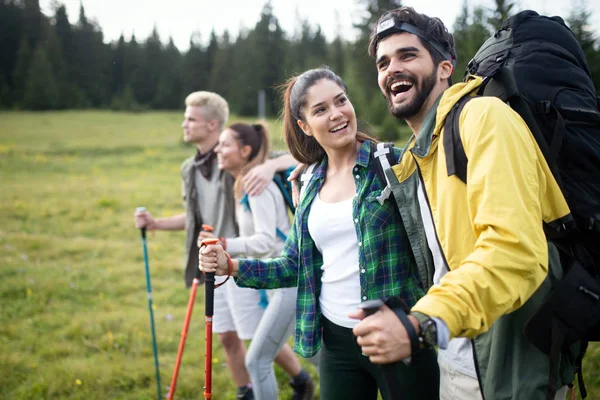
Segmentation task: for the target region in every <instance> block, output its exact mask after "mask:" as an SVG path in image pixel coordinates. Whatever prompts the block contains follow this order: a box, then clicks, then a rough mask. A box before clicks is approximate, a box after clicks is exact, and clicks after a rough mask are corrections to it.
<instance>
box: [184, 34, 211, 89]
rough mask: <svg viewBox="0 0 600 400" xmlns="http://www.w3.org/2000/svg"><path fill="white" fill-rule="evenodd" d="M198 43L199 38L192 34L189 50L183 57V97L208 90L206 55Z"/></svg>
mask: <svg viewBox="0 0 600 400" xmlns="http://www.w3.org/2000/svg"><path fill="white" fill-rule="evenodd" d="M199 43H200V38H199V36H198V35H196V34H192V37H191V38H190V48H189V49H188V51H187V53H185V55H184V56H183V65H182V70H181V80H182V86H183V94H184V96H185V95H187V94H188V93H192V92H195V91H198V90H207V88H208V80H207V76H208V72H207V65H206V54H205V53H204V51H203V50H202V47H201V46H200V44H199Z"/></svg>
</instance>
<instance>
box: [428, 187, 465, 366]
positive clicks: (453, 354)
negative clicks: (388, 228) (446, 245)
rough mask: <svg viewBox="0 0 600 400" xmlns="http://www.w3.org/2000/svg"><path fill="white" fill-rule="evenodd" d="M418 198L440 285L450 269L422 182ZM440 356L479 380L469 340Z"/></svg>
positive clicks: (453, 342)
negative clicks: (439, 242)
mask: <svg viewBox="0 0 600 400" xmlns="http://www.w3.org/2000/svg"><path fill="white" fill-rule="evenodd" d="M417 198H418V199H419V209H420V210H421V218H422V219H423V225H424V226H425V235H426V236H427V244H428V245H429V250H431V254H432V255H433V263H434V265H435V272H434V274H433V284H434V285H437V284H439V283H440V280H441V279H442V277H443V276H444V275H446V273H447V272H448V269H447V267H446V265H445V262H444V258H443V256H442V249H441V248H440V246H439V244H438V239H437V235H436V233H435V227H434V224H433V217H432V215H431V210H430V209H429V205H428V204H427V199H426V197H425V192H424V191H423V186H421V182H419V187H418V190H417ZM438 356H439V358H440V359H441V360H443V361H444V362H445V363H446V364H449V365H451V366H452V367H454V368H455V369H457V370H458V371H460V372H462V373H463V374H466V375H469V376H471V377H473V378H477V373H476V371H475V360H474V359H473V346H472V344H471V341H470V340H469V339H468V338H454V339H451V340H450V341H449V342H448V347H447V348H446V349H442V348H439V349H438Z"/></svg>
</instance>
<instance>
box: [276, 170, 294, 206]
mask: <svg viewBox="0 0 600 400" xmlns="http://www.w3.org/2000/svg"><path fill="white" fill-rule="evenodd" d="M273 182H275V184H276V185H277V188H278V189H279V191H280V192H281V195H282V196H283V201H284V203H285V205H286V207H287V208H288V209H289V210H290V211H291V212H292V214H293V213H295V212H296V207H295V206H294V200H293V199H292V193H291V191H292V186H291V183H290V182H288V181H287V180H285V177H284V176H281V175H280V173H276V174H275V176H273Z"/></svg>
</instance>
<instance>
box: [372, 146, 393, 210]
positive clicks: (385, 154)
mask: <svg viewBox="0 0 600 400" xmlns="http://www.w3.org/2000/svg"><path fill="white" fill-rule="evenodd" d="M393 146H394V144H393V143H377V145H376V146H375V148H374V149H373V148H372V149H371V151H373V157H374V158H376V159H377V161H378V162H377V163H376V168H377V175H379V179H381V181H382V182H385V183H386V186H385V188H384V189H383V190H382V191H381V194H380V195H379V196H377V201H379V204H381V205H383V202H384V201H385V200H386V199H387V198H389V197H390V194H391V193H392V185H391V184H390V180H389V178H388V173H389V172H388V171H391V169H392V165H395V164H396V160H395V159H394V155H393V153H392V150H391V149H392V147H393Z"/></svg>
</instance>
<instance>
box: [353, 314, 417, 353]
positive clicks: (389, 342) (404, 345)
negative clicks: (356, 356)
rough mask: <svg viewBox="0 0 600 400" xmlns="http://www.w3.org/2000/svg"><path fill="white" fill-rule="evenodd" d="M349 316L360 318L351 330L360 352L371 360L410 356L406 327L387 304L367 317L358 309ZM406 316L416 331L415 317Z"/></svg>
mask: <svg viewBox="0 0 600 400" xmlns="http://www.w3.org/2000/svg"><path fill="white" fill-rule="evenodd" d="M349 317H350V318H356V319H360V320H362V321H361V322H359V323H358V325H356V326H355V327H354V329H352V332H353V333H354V335H355V336H356V337H357V343H358V344H359V345H360V346H361V348H362V352H363V353H364V354H365V355H367V356H369V360H371V362H373V363H375V364H389V363H392V362H396V361H400V360H404V359H405V358H408V357H410V355H411V346H410V339H409V337H408V334H407V332H406V329H405V328H404V325H402V323H401V322H400V320H399V319H398V317H397V316H396V314H394V312H393V311H392V310H391V309H390V308H389V307H388V306H383V307H381V308H380V309H379V311H377V312H376V313H375V314H373V315H371V316H369V317H366V314H365V312H364V311H363V310H358V311H356V312H354V313H352V314H350V315H349ZM408 318H409V319H410V321H411V322H412V323H413V325H415V329H417V332H418V329H419V323H418V321H417V320H416V318H415V317H413V316H410V315H409V316H408Z"/></svg>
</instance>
